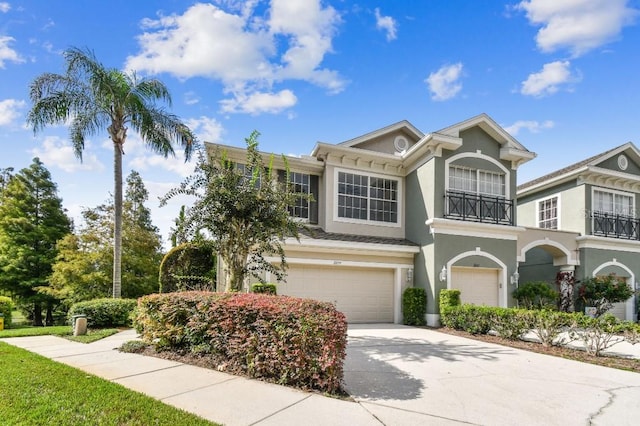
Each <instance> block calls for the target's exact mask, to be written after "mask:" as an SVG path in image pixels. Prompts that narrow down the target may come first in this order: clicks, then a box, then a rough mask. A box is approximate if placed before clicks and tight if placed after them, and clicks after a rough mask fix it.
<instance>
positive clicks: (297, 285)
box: [278, 265, 394, 322]
mask: <svg viewBox="0 0 640 426" xmlns="http://www.w3.org/2000/svg"><path fill="white" fill-rule="evenodd" d="M393 283H394V271H393V270H392V269H373V268H371V269H369V268H347V267H339V266H307V265H290V267H289V270H288V273H287V282H286V283H280V284H278V294H282V295H287V296H295V297H305V298H310V299H316V300H321V301H323V302H332V303H335V304H336V307H337V309H338V310H339V311H341V312H343V313H344V314H345V315H346V316H347V321H349V322H393Z"/></svg>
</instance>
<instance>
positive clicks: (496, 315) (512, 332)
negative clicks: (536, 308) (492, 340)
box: [490, 308, 529, 340]
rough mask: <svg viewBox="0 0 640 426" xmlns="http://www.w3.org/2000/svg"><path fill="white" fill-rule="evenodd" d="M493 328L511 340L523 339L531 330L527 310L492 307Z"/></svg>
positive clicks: (501, 335)
mask: <svg viewBox="0 0 640 426" xmlns="http://www.w3.org/2000/svg"><path fill="white" fill-rule="evenodd" d="M490 316H491V330H493V331H495V332H496V333H497V334H498V335H499V336H500V337H504V338H505V339H509V340H518V339H521V338H522V337H523V336H524V335H525V334H526V333H527V332H528V331H529V322H528V321H527V311H526V310H524V309H513V308H492V312H491V314H490Z"/></svg>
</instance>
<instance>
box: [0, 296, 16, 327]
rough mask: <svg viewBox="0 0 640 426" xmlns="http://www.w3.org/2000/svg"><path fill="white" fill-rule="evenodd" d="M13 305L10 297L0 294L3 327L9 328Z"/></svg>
mask: <svg viewBox="0 0 640 426" xmlns="http://www.w3.org/2000/svg"><path fill="white" fill-rule="evenodd" d="M13 306H14V305H13V300H11V298H10V297H6V296H0V314H2V316H3V317H4V328H11V312H12V311H13Z"/></svg>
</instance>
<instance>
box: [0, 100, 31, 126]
mask: <svg viewBox="0 0 640 426" xmlns="http://www.w3.org/2000/svg"><path fill="white" fill-rule="evenodd" d="M25 105H26V103H25V101H19V100H17V99H5V100H4V101H0V126H9V125H11V124H14V121H15V120H16V119H17V118H18V117H20V115H21V113H20V110H21V109H22V108H24V107H25Z"/></svg>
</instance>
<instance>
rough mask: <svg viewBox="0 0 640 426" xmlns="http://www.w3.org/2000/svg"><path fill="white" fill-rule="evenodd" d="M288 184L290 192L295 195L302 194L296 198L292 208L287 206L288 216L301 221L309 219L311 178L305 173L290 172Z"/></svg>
mask: <svg viewBox="0 0 640 426" xmlns="http://www.w3.org/2000/svg"><path fill="white" fill-rule="evenodd" d="M289 182H291V190H292V191H293V192H295V193H297V194H304V196H303V197H298V198H297V199H296V201H295V203H294V204H293V205H292V206H289V214H290V215H291V216H293V217H298V218H301V219H309V194H310V193H311V177H310V176H309V175H308V174H305V173H297V172H290V173H289Z"/></svg>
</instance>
